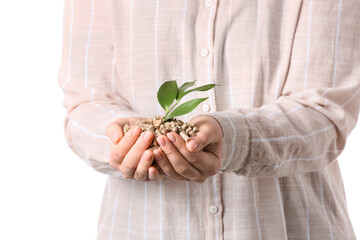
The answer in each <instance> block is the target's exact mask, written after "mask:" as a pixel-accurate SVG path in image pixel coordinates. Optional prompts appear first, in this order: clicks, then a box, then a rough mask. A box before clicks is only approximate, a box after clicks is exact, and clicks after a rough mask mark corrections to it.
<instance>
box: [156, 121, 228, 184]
mask: <svg viewBox="0 0 360 240" xmlns="http://www.w3.org/2000/svg"><path fill="white" fill-rule="evenodd" d="M189 123H191V124H192V125H194V126H197V127H198V129H199V132H197V133H196V136H195V137H191V138H190V139H189V140H188V141H187V142H185V141H184V140H183V138H182V137H181V136H180V135H179V134H177V133H174V132H170V133H168V134H167V135H166V136H165V135H162V136H159V137H157V138H156V140H157V142H158V143H159V145H160V146H161V149H162V150H163V151H161V150H160V149H156V150H154V151H153V152H154V154H155V160H156V162H157V164H158V165H159V167H160V169H161V171H162V172H163V173H165V174H166V175H167V176H169V177H172V178H174V179H175V180H178V181H184V180H185V181H194V182H200V183H202V182H204V181H205V180H206V179H207V178H208V177H210V176H213V175H215V174H216V173H218V172H219V169H220V165H221V157H222V152H223V131H222V127H221V125H220V123H219V122H218V121H217V120H216V119H215V118H214V117H211V116H207V115H202V116H197V117H194V118H192V119H191V120H190V121H189ZM159 156H161V159H159Z"/></svg>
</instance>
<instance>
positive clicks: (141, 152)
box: [106, 117, 163, 181]
mask: <svg viewBox="0 0 360 240" xmlns="http://www.w3.org/2000/svg"><path fill="white" fill-rule="evenodd" d="M140 119H143V118H141V117H129V118H118V119H116V120H115V121H113V122H111V123H110V124H109V125H108V126H107V127H106V135H107V136H108V137H109V138H110V139H111V141H112V145H111V151H110V156H109V164H110V166H112V167H113V168H115V169H117V170H119V171H120V172H121V174H122V176H123V177H124V178H126V179H137V180H151V181H157V180H160V179H162V178H163V175H162V174H160V172H159V170H158V169H157V168H156V167H155V166H153V165H152V163H153V161H154V153H153V152H152V151H151V150H147V148H148V147H149V146H150V145H151V143H152V141H153V139H154V134H153V133H152V132H151V131H146V132H143V133H142V132H141V128H140V127H139V126H135V127H134V126H133V127H132V128H131V129H130V130H129V131H128V132H127V133H126V134H125V136H124V133H123V131H122V128H123V127H124V126H125V125H126V124H128V125H130V126H131V125H132V124H134V123H135V122H136V121H138V120H140Z"/></svg>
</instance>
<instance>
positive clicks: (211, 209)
mask: <svg viewBox="0 0 360 240" xmlns="http://www.w3.org/2000/svg"><path fill="white" fill-rule="evenodd" d="M218 210H219V209H218V207H217V206H215V205H212V206H210V207H209V212H210V213H211V214H215V213H217V212H218Z"/></svg>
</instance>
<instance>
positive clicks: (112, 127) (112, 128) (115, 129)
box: [105, 122, 124, 145]
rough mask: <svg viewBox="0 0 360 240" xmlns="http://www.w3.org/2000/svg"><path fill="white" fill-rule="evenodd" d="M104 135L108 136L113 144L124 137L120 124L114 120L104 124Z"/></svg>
mask: <svg viewBox="0 0 360 240" xmlns="http://www.w3.org/2000/svg"><path fill="white" fill-rule="evenodd" d="M105 131H106V135H107V136H108V137H109V138H110V140H111V142H112V143H113V144H115V145H116V144H118V143H119V142H120V140H121V138H123V137H124V132H123V131H122V128H121V125H119V124H117V123H116V122H112V123H110V124H109V125H107V126H106V129H105Z"/></svg>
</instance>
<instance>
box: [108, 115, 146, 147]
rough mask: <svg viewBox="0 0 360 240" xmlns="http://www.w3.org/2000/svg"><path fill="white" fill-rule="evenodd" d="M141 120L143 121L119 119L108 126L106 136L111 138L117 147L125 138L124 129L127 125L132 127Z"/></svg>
mask: <svg viewBox="0 0 360 240" xmlns="http://www.w3.org/2000/svg"><path fill="white" fill-rule="evenodd" d="M139 119H141V117H128V118H117V119H116V120H114V121H113V122H111V123H109V124H108V125H107V126H106V129H105V132H106V135H107V136H108V137H109V138H110V140H111V142H112V143H113V144H115V145H116V144H118V143H119V142H120V140H121V138H123V137H124V132H123V130H122V127H123V126H125V125H126V124H129V125H131V124H132V123H133V122H135V121H137V120H139Z"/></svg>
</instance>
